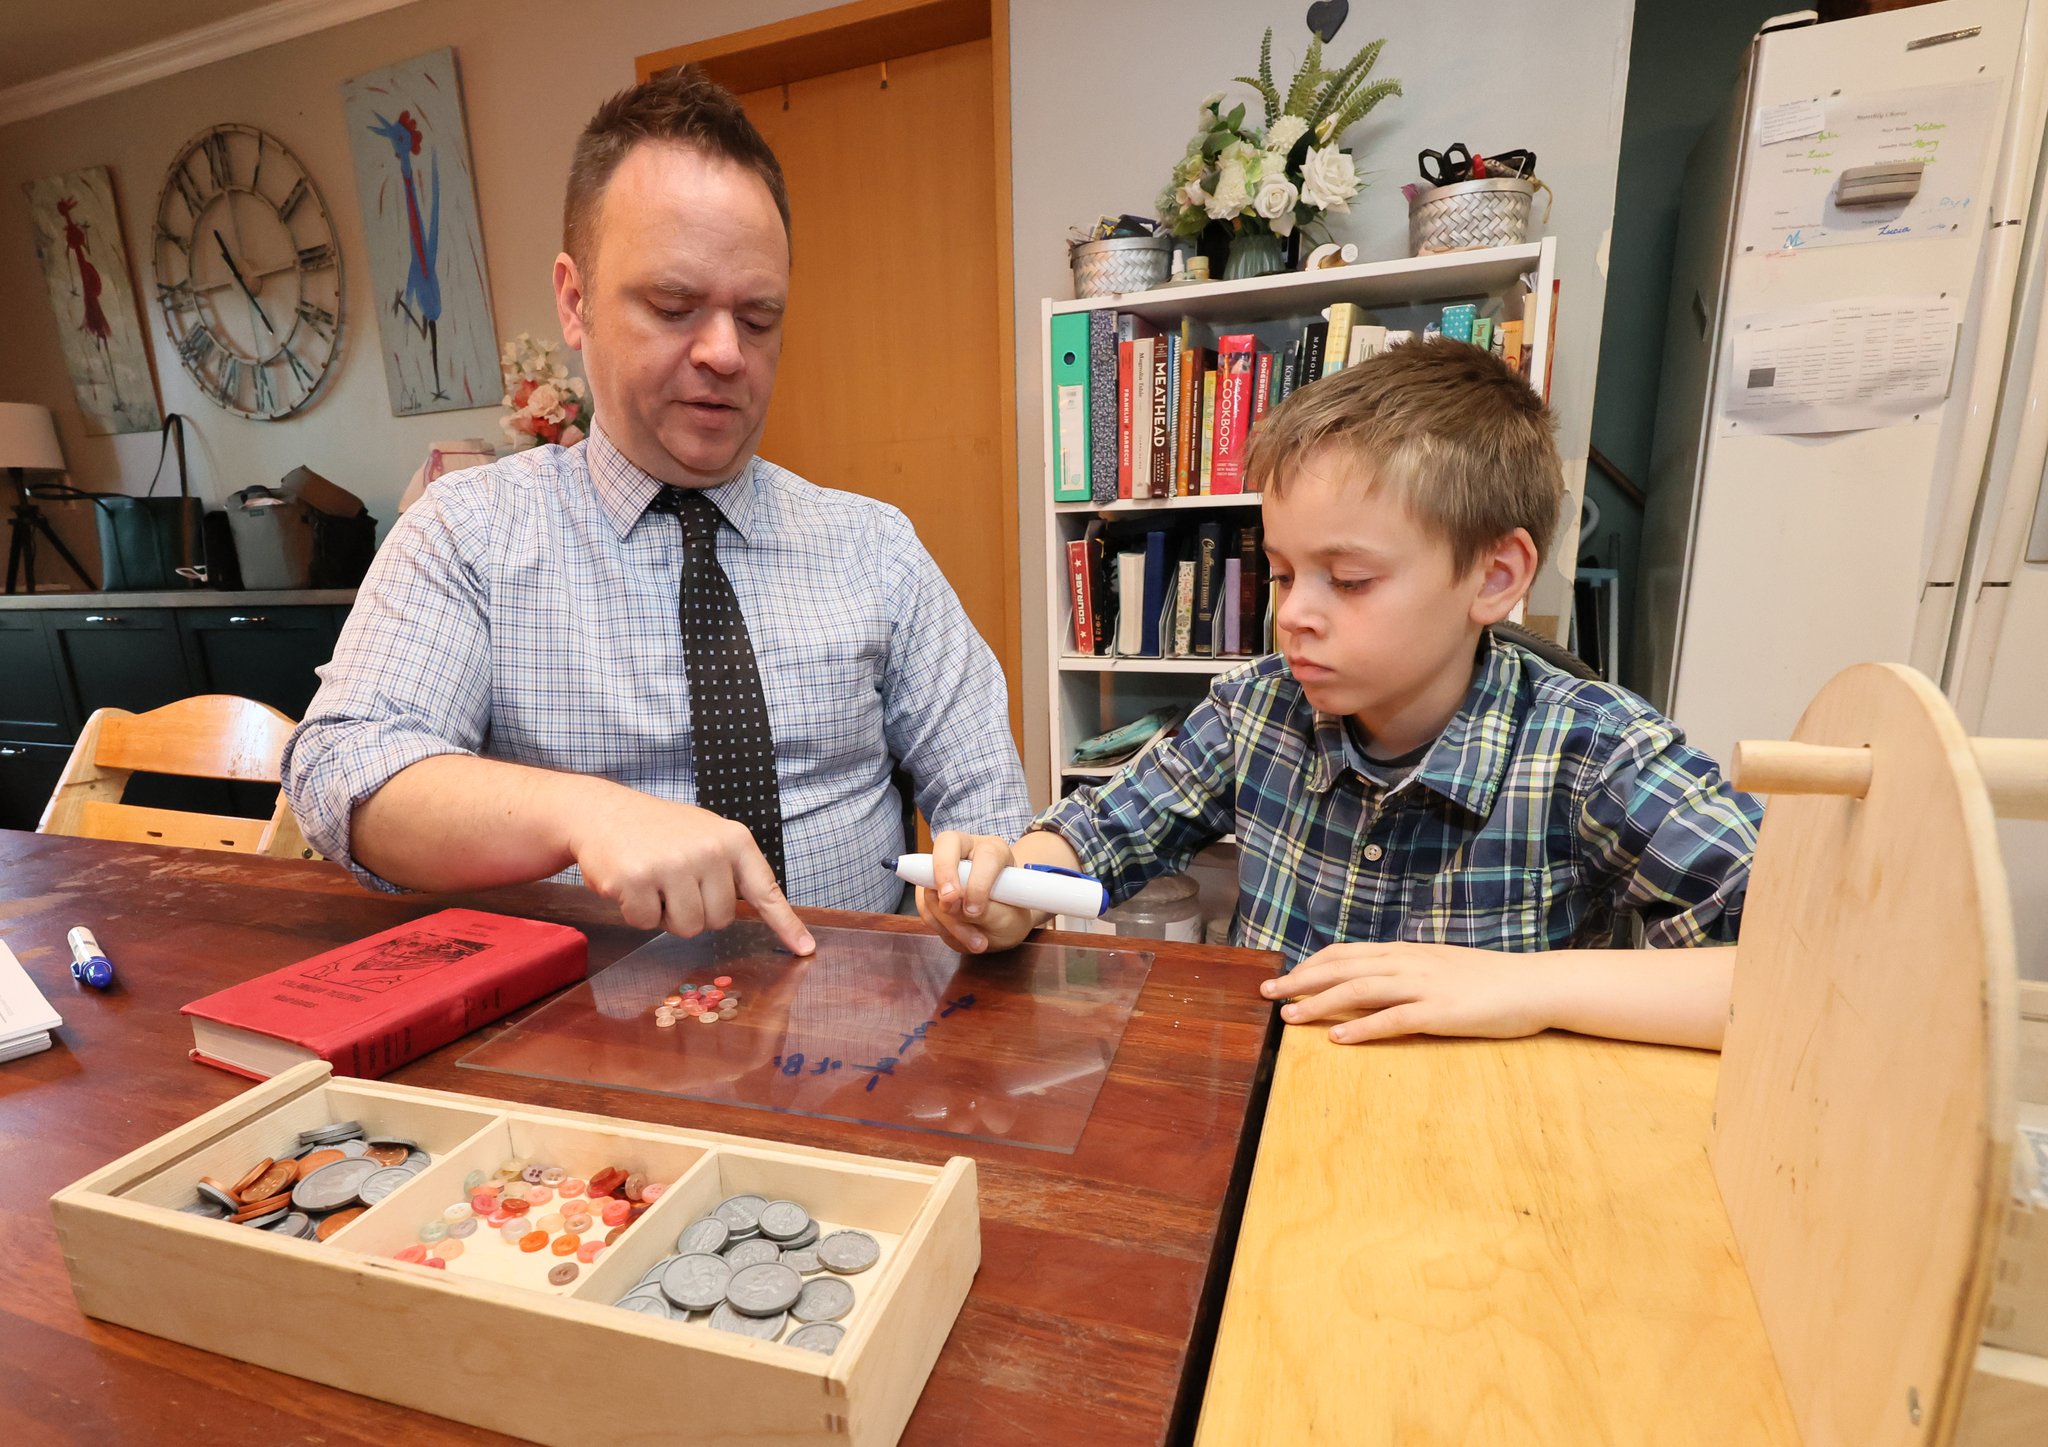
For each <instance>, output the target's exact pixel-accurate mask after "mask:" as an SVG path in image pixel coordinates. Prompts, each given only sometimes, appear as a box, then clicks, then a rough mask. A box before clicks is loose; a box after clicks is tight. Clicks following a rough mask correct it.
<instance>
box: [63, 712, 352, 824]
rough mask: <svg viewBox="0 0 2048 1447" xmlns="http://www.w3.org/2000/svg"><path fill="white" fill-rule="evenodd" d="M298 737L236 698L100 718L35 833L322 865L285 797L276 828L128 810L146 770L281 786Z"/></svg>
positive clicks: (277, 718) (275, 812) (76, 749)
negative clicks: (283, 762) (288, 751)
mask: <svg viewBox="0 0 2048 1447" xmlns="http://www.w3.org/2000/svg"><path fill="white" fill-rule="evenodd" d="M291 731H292V721H291V719H289V718H287V717H285V715H283V714H281V713H279V712H278V711H277V710H276V709H274V708H271V707H270V706H269V705H268V704H261V703H258V702H256V701H255V700H254V699H248V698H236V697H234V696H232V695H230V694H221V693H209V694H201V695H199V696H197V697H194V698H181V699H179V700H178V701H177V702H176V703H169V704H165V705H164V706H163V707H162V708H157V709H151V710H150V711H149V712H148V713H130V712H129V711H128V710H127V709H125V708H102V709H97V710H95V711H94V712H93V715H92V717H91V718H89V719H87V720H86V722H85V731H84V732H83V733H81V734H80V735H79V736H78V742H77V744H76V745H74V746H73V748H72V750H71V758H70V760H69V762H67V763H66V764H65V765H64V772H63V774H62V776H61V777H59V779H58V780H57V789H56V792H55V793H53V794H51V795H50V803H49V806H48V807H47V808H45V809H44V810H43V818H42V822H41V823H40V824H38V825H37V826H36V832H37V833H40V834H68V835H72V836H75V837H78V838H84V839H119V840H125V841H128V842H130V843H136V844H175V845H181V846H183V847H185V848H189V849H227V850H232V851H234V852H235V853H238V854H267V855H270V856H271V857H273V858H279V859H312V858H315V857H317V856H316V855H315V854H314V852H313V850H312V849H311V848H310V847H309V846H308V845H307V843H306V840H305V836H304V835H302V834H301V833H300V832H299V824H298V820H297V819H295V818H293V817H292V811H291V808H290V806H289V805H287V804H286V803H285V798H284V791H283V790H282V789H280V790H279V791H278V795H277V804H276V807H275V808H273V809H272V810H271V811H270V817H269V818H268V819H241V818H236V817H234V816H232V815H225V814H197V813H184V812H180V811H178V810H174V809H150V808H145V807H143V806H141V805H138V804H124V803H122V802H121V794H122V791H123V790H125V789H126V788H127V787H128V776H129V775H130V774H132V773H135V772H136V771H138V770H140V771H142V772H144V773H151V774H174V775H177V776H179V777H182V778H196V779H237V780H241V781H243V782H247V783H256V784H276V783H277V782H278V762H279V760H280V758H281V757H282V755H283V753H284V741H285V739H286V737H287V736H288V735H289V734H290V733H291Z"/></svg>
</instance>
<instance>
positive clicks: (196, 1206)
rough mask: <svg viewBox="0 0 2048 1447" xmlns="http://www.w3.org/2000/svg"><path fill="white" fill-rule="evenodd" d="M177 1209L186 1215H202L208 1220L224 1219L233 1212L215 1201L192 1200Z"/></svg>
mask: <svg viewBox="0 0 2048 1447" xmlns="http://www.w3.org/2000/svg"><path fill="white" fill-rule="evenodd" d="M178 1209H179V1210H180V1211H183V1212H184V1213H185V1214H186V1215H188V1216H204V1217H206V1218H207V1219H208V1220H209V1221H225V1220H226V1219H227V1218H228V1217H229V1216H230V1215H232V1214H233V1213H232V1212H230V1211H229V1210H228V1209H227V1208H226V1207H224V1206H222V1205H221V1204H220V1203H219V1202H217V1201H194V1202H192V1203H191V1204H190V1205H186V1206H180V1207H178Z"/></svg>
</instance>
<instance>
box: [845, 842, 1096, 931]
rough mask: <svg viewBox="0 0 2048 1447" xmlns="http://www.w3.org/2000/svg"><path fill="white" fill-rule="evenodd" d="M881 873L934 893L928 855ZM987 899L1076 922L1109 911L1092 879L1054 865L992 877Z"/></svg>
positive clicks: (966, 867) (910, 857) (965, 868)
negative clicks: (1069, 916) (994, 883)
mask: <svg viewBox="0 0 2048 1447" xmlns="http://www.w3.org/2000/svg"><path fill="white" fill-rule="evenodd" d="M882 867H883V868H884V869H889V870H893V871H894V872H895V874H896V877H897V878H898V879H901V880H905V881H907V882H908V883H911V884H915V885H920V886H922V887H923V888H925V889H936V888H938V886H937V885H936V884H934V883H933V882H932V857H931V855H929V854H906V855H904V856H903V857H902V858H901V859H899V860H897V861H896V862H895V863H894V864H885V865H883V866H882ZM973 868H974V864H973V861H972V860H967V859H963V860H961V861H960V882H961V883H962V884H965V883H967V876H968V874H969V873H970V872H971V871H972V870H973ZM988 894H989V898H990V899H993V900H994V901H996V903H998V904H1013V905H1015V906H1017V908H1019V909H1042V910H1047V911H1050V912H1051V913H1053V914H1065V915H1072V916H1073V917H1075V918H1076V919H1094V918H1096V917H1097V916H1099V915H1100V914H1101V913H1102V912H1103V911H1104V910H1106V909H1108V908H1109V891H1108V890H1106V889H1104V888H1103V887H1102V882H1101V881H1100V880H1098V879H1096V878H1095V877H1094V876H1093V875H1090V874H1082V873H1081V872H1080V871H1078V870H1074V869H1061V868H1060V867H1059V866H1058V865H1056V864H1026V865H1022V866H1013V867H1011V868H1009V869H1005V870H1004V871H1003V872H1002V873H1001V874H998V875H997V876H996V887H995V888H994V889H991V890H990V891H989V892H988Z"/></svg>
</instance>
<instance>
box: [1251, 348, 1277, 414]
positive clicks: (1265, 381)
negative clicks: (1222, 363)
mask: <svg viewBox="0 0 2048 1447" xmlns="http://www.w3.org/2000/svg"><path fill="white" fill-rule="evenodd" d="M1272 386H1273V354H1272V353H1271V352H1269V351H1267V350H1266V349H1265V348H1264V347H1260V348H1259V351H1258V361H1257V362H1256V363H1255V364H1254V365H1253V367H1252V426H1254V427H1256V426H1258V425H1259V419H1260V418H1261V417H1264V416H1265V415H1266V394H1267V392H1269V391H1270V390H1271V389H1272Z"/></svg>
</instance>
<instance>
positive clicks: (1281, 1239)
mask: <svg viewBox="0 0 2048 1447" xmlns="http://www.w3.org/2000/svg"><path fill="white" fill-rule="evenodd" d="M1717 1061H1718V1057H1717V1056H1714V1055H1711V1054H1707V1053H1703V1052H1699V1051H1692V1050H1681V1049H1674V1048H1667V1047H1661V1046H1647V1045H1628V1044H1620V1043H1617V1042H1614V1041H1607V1040H1593V1039H1587V1038H1584V1037H1580V1036H1573V1035H1562V1034H1555V1033H1552V1034H1545V1035H1540V1036H1536V1037H1534V1038H1532V1039H1527V1040H1508V1041H1491V1040H1411V1041H1398V1042H1392V1043H1388V1044H1384V1045H1370V1046H1340V1045H1334V1044H1332V1043H1331V1042H1330V1040H1329V1038H1328V1036H1327V1034H1326V1033H1325V1032H1324V1031H1323V1030H1322V1029H1321V1028H1316V1027H1295V1028H1290V1029H1288V1030H1287V1031H1286V1032H1285V1034H1284V1036H1283V1039H1282V1042H1281V1048H1280V1058H1279V1064H1278V1066H1277V1068H1276V1070H1275V1073H1274V1080H1273V1091H1272V1095H1271V1098H1270V1100H1269V1102H1268V1106H1267V1111H1266V1123H1265V1127H1264V1130H1263V1133H1262V1137H1261V1141H1260V1145H1259V1154H1258V1161H1257V1164H1256V1166H1255V1168H1254V1171H1253V1178H1252V1189H1251V1195H1250V1199H1249V1200H1248V1201H1247V1203H1246V1208H1245V1218H1244V1223H1243V1227H1242V1233H1241V1235H1240V1238H1239V1242H1238V1248H1237V1257H1236V1263H1235V1265H1234V1267H1233V1268H1232V1274H1231V1284H1230V1293H1229V1296H1228V1298H1227V1300H1226V1301H1225V1304H1224V1310H1223V1320H1222V1324H1221V1326H1220V1328H1219V1330H1218V1336H1217V1343H1216V1355H1215V1361H1214V1364H1213V1366H1212V1368H1211V1372H1210V1380H1209V1390H1208V1395H1207V1397H1206V1399H1205V1402H1204V1406H1203V1412H1202V1418H1201V1430H1200V1435H1199V1437H1198V1441H1199V1442H1201V1443H1204V1444H1217V1447H1223V1444H1228V1447H1240V1444H1251V1443H1273V1444H1294V1443H1300V1442H1310V1441H1313V1442H1317V1443H1352V1442H1356V1443H1381V1442H1384V1443H1396V1442H1398V1443H1402V1444H1472V1447H1478V1444H1485V1443H1513V1444H1517V1447H1526V1444H1532V1443H1559V1444H1571V1447H1584V1444H1593V1443H1613V1444H1617V1447H1633V1444H1644V1443H1695V1442H1696V1443H1702V1444H1707V1443H1712V1444H1717V1447H1718V1444H1725V1443H1730V1442H1742V1443H1748V1444H1771V1443H1787V1444H1795V1443H1797V1441H1798V1436H1797V1434H1796V1432H1795V1430H1794V1428H1793V1425H1792V1420H1791V1417H1790V1414H1789V1410H1788V1408H1787V1405H1786V1402H1785V1398H1784V1394H1783V1391H1782V1389H1781V1388H1780V1386H1779V1384H1778V1376H1777V1370H1776V1367H1775V1366H1774V1365H1773V1363H1772V1360H1771V1355H1770V1351H1769V1348H1768V1346H1767V1344H1766V1342H1765V1340H1764V1334H1763V1328H1762V1325H1761V1322H1760V1321H1759V1319H1758V1316H1757V1309H1756V1305H1755V1301H1754V1299H1753V1298H1752V1296H1751V1292H1750V1287H1749V1283H1748V1280H1747V1278H1746V1277H1745V1276H1744V1274H1743V1270H1742V1266H1741V1263H1740V1261H1739V1260H1738V1258H1737V1256H1736V1254H1735V1247H1734V1242H1733V1239H1732V1236H1731V1234H1730V1231H1729V1227H1728V1222H1727V1217H1726V1213H1725V1212H1724V1211H1723V1209H1722V1205H1721V1200H1720V1197H1719V1195H1718V1193H1717V1192H1716V1190H1715V1186H1714V1177H1713V1172H1712V1169H1711V1167H1710V1165H1709V1162H1708V1159H1707V1141H1708V1130H1709V1113H1710V1111H1711V1110H1712V1105H1713V1093H1714V1079H1715V1073H1716V1068H1717Z"/></svg>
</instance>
